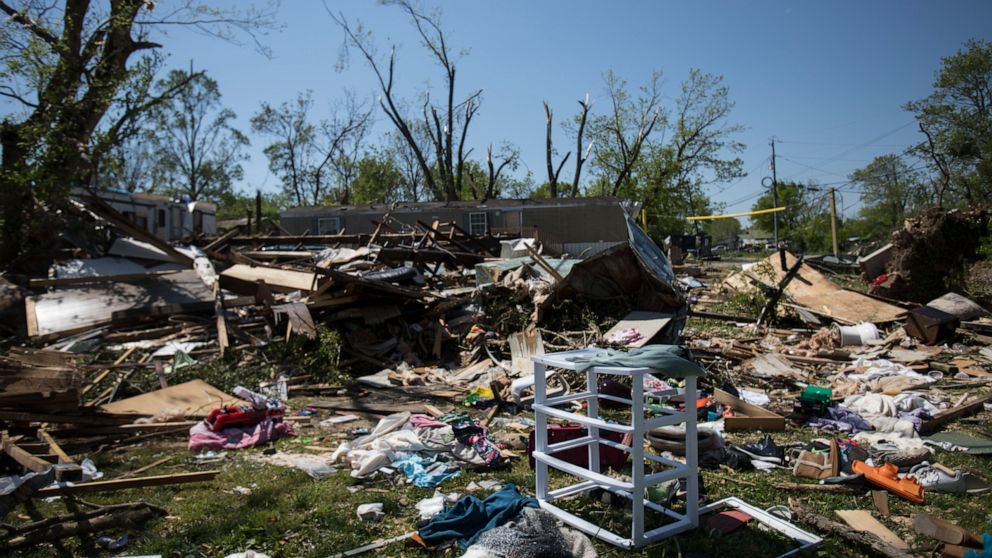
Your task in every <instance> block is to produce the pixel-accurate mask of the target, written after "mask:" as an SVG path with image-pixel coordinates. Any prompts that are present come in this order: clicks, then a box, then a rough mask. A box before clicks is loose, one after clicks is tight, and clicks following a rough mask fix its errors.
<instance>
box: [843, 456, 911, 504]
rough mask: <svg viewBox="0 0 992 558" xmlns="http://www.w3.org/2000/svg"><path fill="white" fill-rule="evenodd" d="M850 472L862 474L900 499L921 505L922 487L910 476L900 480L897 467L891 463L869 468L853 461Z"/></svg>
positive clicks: (862, 462)
mask: <svg viewBox="0 0 992 558" xmlns="http://www.w3.org/2000/svg"><path fill="white" fill-rule="evenodd" d="M851 470H852V471H854V472H855V473H864V475H865V478H866V479H868V482H870V483H872V484H874V485H877V486H881V487H882V488H884V489H886V490H888V491H889V492H891V493H893V494H895V495H896V496H899V497H900V498H905V499H906V500H909V501H910V502H913V503H914V504H922V503H923V486H921V485H920V483H919V481H917V480H916V478H915V477H913V476H911V475H910V476H907V477H906V478H902V479H900V478H899V467H897V466H895V465H893V464H892V463H886V464H885V465H882V466H880V467H871V466H869V465H868V464H867V463H865V462H864V461H861V460H858V459H855V460H854V461H853V462H852V463H851Z"/></svg>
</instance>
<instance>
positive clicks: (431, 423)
mask: <svg viewBox="0 0 992 558" xmlns="http://www.w3.org/2000/svg"><path fill="white" fill-rule="evenodd" d="M410 426H412V427H414V428H440V427H442V426H449V425H448V424H447V423H444V422H441V421H437V420H434V419H433V418H432V417H429V416H427V415H411V416H410Z"/></svg>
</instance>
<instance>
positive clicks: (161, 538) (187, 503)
mask: <svg viewBox="0 0 992 558" xmlns="http://www.w3.org/2000/svg"><path fill="white" fill-rule="evenodd" d="M979 418H982V419H984V420H985V421H988V419H990V418H992V413H988V412H985V413H982V414H981V415H979ZM952 427H953V428H959V429H962V430H966V431H969V432H973V433H976V434H983V435H986V436H988V435H990V433H989V432H988V429H987V428H984V427H982V426H980V425H977V424H971V423H969V424H960V423H959V424H957V425H953V426H952ZM349 429H350V425H349ZM758 436H759V435H758V434H757V433H749V434H747V435H743V436H742V435H729V436H728V442H741V441H750V440H754V439H756V438H757V437H758ZM815 436H816V433H815V432H814V431H812V430H809V429H790V430H789V431H787V432H784V433H777V434H776V435H775V438H776V440H778V441H782V442H784V441H792V440H808V439H810V438H813V437H815ZM315 444H323V445H326V446H328V447H334V446H336V441H334V440H329V439H327V438H320V437H315V435H314V433H313V432H310V431H307V430H303V431H302V432H301V434H300V436H298V437H296V438H292V439H287V440H281V441H279V442H278V443H276V444H275V446H276V447H277V448H278V449H279V450H282V451H303V452H305V451H307V450H305V449H304V448H303V446H304V445H315ZM260 451H261V449H248V450H242V451H230V452H228V458H229V459H228V461H227V462H225V463H222V464H210V465H197V464H195V463H194V461H193V458H192V456H191V455H190V454H189V453H188V452H187V451H186V450H185V447H184V443H183V442H182V441H180V440H169V441H158V442H155V443H149V444H148V445H144V446H140V447H135V448H129V449H120V450H112V451H109V452H107V453H103V454H99V455H97V456H96V462H97V464H98V466H99V468H100V469H101V470H102V471H104V472H105V473H106V477H107V478H114V477H116V476H119V475H120V474H123V473H125V472H127V471H131V470H134V469H136V468H138V467H140V466H142V465H146V464H148V463H151V462H153V461H156V460H158V459H161V458H163V457H167V456H177V457H175V458H174V459H172V460H171V461H169V462H167V463H166V464H164V465H161V466H159V467H157V468H155V469H153V470H151V471H149V472H147V473H145V474H147V475H151V474H166V473H170V472H185V471H194V470H206V469H211V468H219V469H220V470H221V471H222V472H221V474H220V475H219V476H218V477H217V478H216V479H215V480H214V481H212V482H206V483H196V484H186V485H176V486H165V487H156V488H147V489H134V490H126V491H120V492H116V493H106V494H90V495H85V496H84V498H85V499H86V500H88V501H91V502H95V503H115V502H127V501H139V500H143V501H147V502H149V503H152V504H155V505H159V506H162V507H164V508H166V509H167V510H168V511H169V516H168V517H166V518H164V519H160V520H155V521H153V522H151V523H149V524H147V525H146V526H145V527H144V528H143V529H141V530H139V531H135V530H131V531H129V534H130V537H131V542H130V544H129V546H128V548H127V551H126V553H127V554H129V555H142V554H161V555H163V556H168V557H220V556H226V555H228V554H231V553H234V552H239V551H243V550H246V549H248V548H251V549H254V550H256V551H259V552H265V553H266V554H269V555H271V556H285V557H325V556H330V555H332V554H334V553H337V552H342V551H345V550H348V549H351V548H355V547H358V546H362V545H364V544H367V543H369V542H371V541H373V540H375V539H378V538H381V537H390V536H396V535H400V534H403V533H406V532H409V531H412V530H413V529H415V528H416V523H417V519H418V512H417V510H416V507H415V504H416V502H417V501H419V500H420V499H422V498H427V497H430V496H431V495H433V490H432V489H421V488H416V487H413V486H410V485H406V484H402V485H400V484H394V483H395V482H396V477H393V478H382V477H380V478H378V479H376V480H373V481H370V482H368V483H366V484H365V486H366V487H365V488H364V489H363V490H361V491H359V492H356V493H354V494H352V493H350V492H349V491H348V490H347V487H348V486H350V485H352V484H353V481H352V479H351V478H350V477H349V475H348V471H347V470H346V469H345V468H341V469H340V470H339V471H338V472H337V473H336V474H334V475H333V476H331V477H330V478H327V479H324V480H321V481H316V480H313V479H311V478H310V477H309V476H307V475H306V474H305V473H303V472H301V471H297V470H294V469H288V468H283V467H276V466H269V465H263V464H259V463H257V462H254V461H251V460H250V459H248V457H249V456H250V455H251V454H256V453H259V452H260ZM938 459H939V461H940V462H942V463H944V464H946V465H948V466H951V467H958V468H964V469H966V470H971V471H974V472H977V473H980V474H983V475H985V476H988V475H989V470H990V467H989V460H988V458H987V457H986V458H983V457H977V456H971V455H967V454H961V453H948V452H940V453H939V454H938ZM483 479H498V480H501V481H504V482H512V483H514V484H516V485H518V486H519V487H520V488H521V491H522V492H523V493H524V494H528V495H533V488H534V484H533V479H534V477H533V472H532V471H531V470H530V468H529V467H528V465H527V460H526V459H525V458H518V459H515V460H514V461H513V462H512V464H511V466H509V467H508V468H504V469H499V470H494V471H484V472H466V473H463V474H462V475H461V476H459V477H457V478H455V479H453V480H450V481H448V482H446V483H444V484H443V485H442V487H441V488H442V490H443V491H444V492H446V493H447V492H453V491H454V492H460V493H464V492H465V487H466V486H467V485H468V484H469V483H470V482H472V481H480V480H483ZM703 479H704V486H705V488H706V495H707V497H708V498H709V499H710V500H717V499H720V498H724V497H728V496H736V497H738V498H742V499H744V500H745V501H747V502H749V503H751V504H754V505H757V506H760V507H762V508H767V507H769V506H773V505H780V504H788V499H789V498H790V497H791V498H794V499H795V500H796V501H798V502H800V503H801V504H802V505H803V506H804V507H806V508H807V509H810V510H812V511H816V512H818V513H820V514H822V515H824V516H827V517H832V518H834V519H836V518H835V517H834V516H833V513H832V511H833V510H836V509H868V510H870V509H872V502H871V497H870V495H869V494H868V493H864V494H856V495H847V494H825V493H814V492H787V491H782V490H778V489H776V488H775V487H774V486H772V485H773V483H776V482H782V481H795V480H796V479H795V478H794V477H793V476H792V474H791V471H786V470H780V471H776V472H774V473H761V472H744V473H741V472H738V473H729V472H726V471H716V472H714V471H703ZM552 482H553V484H556V485H563V484H564V483H566V482H567V479H566V478H565V477H564V476H561V475H555V476H554V477H553V478H552ZM235 487H247V488H250V489H251V493H250V494H239V493H237V492H235V491H234V488H235ZM482 495H483V496H484V494H482ZM367 502H382V503H383V504H384V505H385V511H386V518H385V519H384V520H383V521H382V522H380V523H365V522H362V521H360V520H358V518H357V517H356V516H355V508H356V507H357V506H358V505H359V504H362V503H367ZM889 502H890V507H891V509H892V516H890V517H889V518H881V521H882V522H883V523H884V524H885V525H886V526H888V527H889V528H891V529H892V530H893V531H895V532H896V533H897V534H899V535H900V536H902V537H903V538H904V540H906V541H907V542H910V544H913V545H914V549H915V551H917V552H920V553H927V552H928V551H929V550H931V549H932V548H934V547H935V546H936V545H935V544H934V543H933V541H929V540H926V539H924V538H920V539H914V538H913V534H912V529H911V528H910V527H909V526H908V523H907V520H906V518H908V516H909V514H911V513H913V512H915V511H920V510H927V511H930V512H932V513H934V514H936V515H939V516H941V517H944V518H946V519H949V520H952V521H956V522H958V523H960V524H961V525H962V526H964V527H967V528H969V529H971V530H973V531H975V532H983V531H988V530H989V527H988V525H989V521H990V515H989V514H990V513H992V496H988V495H987V496H983V497H968V496H958V495H943V494H928V495H927V502H926V504H924V505H922V506H916V505H912V504H909V503H907V502H903V501H901V500H899V499H897V498H895V497H892V498H890V500H889ZM562 505H563V506H564V507H566V508H569V509H571V510H573V511H575V512H576V513H578V514H580V515H582V516H583V517H586V518H587V519H590V520H594V521H597V522H599V523H601V524H603V525H604V526H607V527H609V528H613V529H617V530H618V531H619V532H621V533H622V532H623V529H624V528H625V526H626V525H627V521H628V520H629V517H628V514H629V512H627V511H626V510H624V509H622V508H607V507H605V506H604V505H603V504H601V503H599V502H593V501H591V500H589V499H586V498H584V497H578V498H576V499H574V500H571V501H566V502H564V503H563V504H562ZM37 508H38V510H39V511H40V512H42V513H44V514H45V515H54V514H58V513H65V512H66V507H65V503H64V502H58V501H57V502H37ZM23 513H24V508H23V507H19V508H17V509H15V511H14V512H12V513H11V514H10V515H8V517H7V518H6V521H8V522H14V523H18V522H20V521H21V520H22V519H23V518H20V519H19V518H17V517H16V516H18V515H19V514H23ZM704 521H705V519H704ZM649 528H650V526H649ZM123 532H124V531H120V532H117V533H107V534H108V535H111V536H119V535H120V534H123ZM63 544H64V546H65V548H66V549H67V551H68V554H67V555H71V556H80V555H87V554H93V555H99V554H98V553H95V552H91V551H90V549H91V548H92V547H91V546H85V545H83V544H82V543H80V541H79V539H68V540H66V541H65V542H64V543H63ZM595 544H596V546H597V548H598V550H599V551H600V553H601V555H602V556H607V557H619V556H672V557H674V556H678V555H679V550H681V552H682V553H683V555H686V553H688V555H696V556H701V555H707V556H734V557H735V558H749V557H765V556H774V555H777V554H778V553H780V552H782V551H784V550H785V549H787V548H789V547H790V544H791V543H790V541H787V540H784V539H782V538H781V537H778V536H773V535H770V534H767V533H763V532H761V531H760V530H757V529H744V530H741V531H738V532H737V533H734V534H731V535H726V536H718V535H714V534H711V533H709V532H708V531H707V530H706V529H705V528H702V529H699V530H696V531H694V532H692V533H687V534H683V535H680V536H678V537H676V538H675V539H671V540H667V541H664V542H661V543H658V544H656V545H653V546H651V547H649V548H647V549H644V550H642V551H640V552H630V551H623V550H619V549H616V548H613V547H611V546H609V545H607V544H605V543H602V542H600V541H598V540H597V541H595ZM816 553H817V554H818V555H819V556H830V557H831V558H834V557H842V556H862V555H863V554H860V553H859V552H858V551H857V549H854V548H851V547H850V546H849V545H848V544H847V543H845V542H844V541H841V540H837V539H831V538H827V540H826V542H825V544H824V545H823V546H822V547H821V548H820V549H819V550H818V551H817V552H816ZM14 555H15V556H31V557H34V556H57V555H58V554H57V553H56V551H55V549H54V548H52V547H50V546H48V547H38V548H35V549H32V550H30V551H24V552H22V553H19V554H14ZM103 555H109V554H108V553H106V552H103ZM428 555H429V554H428V553H427V552H426V551H422V550H420V549H416V548H408V547H407V546H405V545H404V544H403V543H396V544H393V545H390V546H389V547H386V548H384V549H380V550H378V551H376V552H375V553H373V554H369V555H368V556H380V557H382V556H428ZM451 555H453V556H457V555H458V553H457V552H456V553H454V554H451Z"/></svg>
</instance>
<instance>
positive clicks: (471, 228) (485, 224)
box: [468, 211, 489, 236]
mask: <svg viewBox="0 0 992 558" xmlns="http://www.w3.org/2000/svg"><path fill="white" fill-rule="evenodd" d="M480 215H481V216H482V223H481V225H482V232H476V229H475V227H476V225H478V224H479V223H474V222H473V221H472V219H473V218H474V217H478V216H480ZM468 232H469V234H471V235H474V236H483V235H486V234H488V233H489V214H488V213H486V212H485V211H472V212H470V213H469V214H468Z"/></svg>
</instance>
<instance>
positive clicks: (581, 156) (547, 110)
mask: <svg viewBox="0 0 992 558" xmlns="http://www.w3.org/2000/svg"><path fill="white" fill-rule="evenodd" d="M579 106H580V107H582V108H581V110H580V111H579V116H578V118H577V120H578V131H577V132H576V134H575V138H576V144H577V145H576V148H575V154H576V155H575V174H573V175H572V184H571V190H570V192H569V195H570V196H571V197H573V198H574V197H575V196H577V195H578V194H579V178H580V177H581V176H582V165H584V164H585V162H586V160H588V159H589V153H590V152H591V151H592V146H593V143H590V144H589V145H588V146H587V147H586V150H585V153H583V152H582V140H583V137H584V134H585V129H586V120H587V119H588V117H589V109H590V108H591V107H592V103H591V102H589V94H586V99H585V101H582V100H580V101H579ZM544 116H545V119H546V121H547V139H546V142H545V155H546V158H547V163H548V187H549V192H550V194H551V197H552V198H557V197H558V195H559V192H558V178H559V176H561V169H562V168H563V167H564V166H565V163H566V162H568V158H569V156H571V155H572V152H571V151H567V152H566V153H565V156H564V157H562V159H561V161H560V162H559V163H558V168H557V169H555V166H554V164H553V163H552V158H553V155H554V145H553V142H552V139H551V124H552V116H553V114H552V112H551V106H550V105H548V102H547V101H545V102H544Z"/></svg>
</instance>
